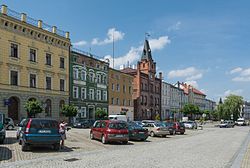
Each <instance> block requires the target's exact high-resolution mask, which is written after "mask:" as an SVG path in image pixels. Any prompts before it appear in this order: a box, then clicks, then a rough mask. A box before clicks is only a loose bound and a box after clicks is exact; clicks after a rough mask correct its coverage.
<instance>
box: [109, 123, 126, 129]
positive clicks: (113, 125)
mask: <svg viewBox="0 0 250 168" xmlns="http://www.w3.org/2000/svg"><path fill="white" fill-rule="evenodd" d="M109 128H111V129H125V128H127V124H126V123H110V124H109Z"/></svg>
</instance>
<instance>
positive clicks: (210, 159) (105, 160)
mask: <svg viewBox="0 0 250 168" xmlns="http://www.w3.org/2000/svg"><path fill="white" fill-rule="evenodd" d="M248 134H249V127H235V128H229V129H220V128H207V129H204V130H202V131H192V132H190V134H188V135H184V136H175V137H171V138H158V139H157V140H156V141H152V142H143V143H140V142H136V143H130V145H100V146H99V147H98V148H96V149H95V150H89V151H83V150H80V151H76V152H71V153H64V154H63V155H62V154H60V155H55V154H54V156H51V157H41V158H39V159H33V160H24V161H18V162H12V163H4V164H2V165H1V167H22V168H23V167H29V168H30V167H41V168H42V167H46V168H49V167H60V168H61V167H69V168H70V167H72V168H73V167H74V168H75V167H88V168H92V167H93V168H96V167H102V168H106V167H107V168H110V167H111V168H112V167H115V168H119V167H134V168H137V167H138V168H141V167H162V168H165V167H171V168H172V167H173V168H182V167H185V168H186V167H188V168H189V167H190V168H196V167H197V168H200V167H205V168H206V167H208V168H217V167H218V168H223V167H230V166H231V164H232V162H233V160H234V159H235V157H236V155H237V154H238V151H239V149H240V147H241V145H242V143H243V142H244V140H245V138H246V137H247V135H248ZM151 140H153V138H152V139H151ZM91 143H97V144H100V142H98V141H91ZM239 167H240V165H239Z"/></svg>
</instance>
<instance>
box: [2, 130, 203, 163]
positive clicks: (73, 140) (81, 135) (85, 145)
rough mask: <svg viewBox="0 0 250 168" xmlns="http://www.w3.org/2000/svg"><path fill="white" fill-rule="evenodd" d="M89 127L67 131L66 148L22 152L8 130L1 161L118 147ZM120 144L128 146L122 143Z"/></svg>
mask: <svg viewBox="0 0 250 168" xmlns="http://www.w3.org/2000/svg"><path fill="white" fill-rule="evenodd" d="M89 131H90V130H89V129H77V128H72V129H71V130H69V131H68V132H67V140H66V141H65V146H66V147H65V149H61V150H59V151H54V150H53V149H52V147H51V148H50V147H33V148H32V150H31V151H28V152H22V151H21V146H20V145H19V144H18V142H17V139H16V131H15V130H11V131H7V138H6V140H5V143H4V144H1V145H0V161H1V163H5V162H13V161H20V160H31V159H36V158H40V157H49V156H55V155H66V154H70V153H72V152H73V153H74V152H79V151H94V150H102V149H109V148H116V147H117V145H118V144H105V145H104V144H102V143H101V142H100V141H98V140H90V138H89ZM199 133H203V132H202V131H200V130H199V131H198V130H187V131H186V133H185V134H184V135H168V136H167V137H166V138H165V137H164V138H162V137H148V139H147V140H146V141H130V142H129V143H128V146H129V145H147V144H151V143H157V142H161V141H171V140H176V139H179V138H185V137H189V136H193V135H195V134H199ZM119 146H126V145H120V144H119Z"/></svg>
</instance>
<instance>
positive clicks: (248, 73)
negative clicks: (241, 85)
mask: <svg viewBox="0 0 250 168" xmlns="http://www.w3.org/2000/svg"><path fill="white" fill-rule="evenodd" d="M230 74H237V76H235V77H233V79H232V81H234V82H250V68H247V69H243V68H241V67H238V68H235V69H232V70H231V71H230Z"/></svg>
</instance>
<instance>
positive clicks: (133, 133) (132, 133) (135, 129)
mask: <svg viewBox="0 0 250 168" xmlns="http://www.w3.org/2000/svg"><path fill="white" fill-rule="evenodd" d="M128 131H129V140H141V141H145V140H146V139H147V138H148V130H147V129H145V128H143V127H142V126H140V125H138V124H136V123H135V122H129V123H128Z"/></svg>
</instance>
